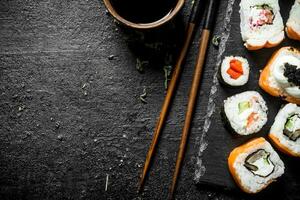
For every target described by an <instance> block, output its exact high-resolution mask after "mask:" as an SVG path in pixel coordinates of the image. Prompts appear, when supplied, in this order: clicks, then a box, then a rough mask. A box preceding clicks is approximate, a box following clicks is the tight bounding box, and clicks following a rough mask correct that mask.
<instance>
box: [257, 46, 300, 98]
mask: <svg viewBox="0 0 300 200" xmlns="http://www.w3.org/2000/svg"><path fill="white" fill-rule="evenodd" d="M259 86H260V87H261V88H262V89H263V90H265V91H266V92H267V93H269V94H270V95H272V96H276V97H282V98H283V99H284V100H286V101H288V102H290V103H296V104H300V51H299V50H297V49H295V48H293V47H283V48H281V49H279V50H278V51H277V52H276V53H275V54H274V55H273V56H272V58H271V59H270V61H269V62H268V64H267V65H266V67H265V68H264V69H263V71H262V72H261V74H260V78H259Z"/></svg>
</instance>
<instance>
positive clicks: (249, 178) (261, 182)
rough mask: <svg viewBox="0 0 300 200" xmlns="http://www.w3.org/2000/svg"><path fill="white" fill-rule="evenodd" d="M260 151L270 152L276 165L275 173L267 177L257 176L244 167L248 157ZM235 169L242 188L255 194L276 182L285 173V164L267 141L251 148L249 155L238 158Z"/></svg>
mask: <svg viewBox="0 0 300 200" xmlns="http://www.w3.org/2000/svg"><path fill="white" fill-rule="evenodd" d="M259 149H264V150H265V151H267V152H269V153H270V157H269V159H270V161H271V162H272V163H273V164H274V171H273V172H272V173H271V174H270V175H269V176H267V177H260V176H256V175H254V174H253V173H252V172H251V171H249V170H248V169H247V168H246V167H245V166H244V163H245V160H246V158H247V156H248V155H250V154H252V153H254V152H256V151H257V150H259ZM233 167H234V169H235V171H236V173H237V176H238V178H239V179H240V181H241V184H242V186H243V187H244V188H246V189H247V190H248V191H250V192H253V193H256V192H258V191H260V190H261V189H262V188H263V187H264V186H265V185H267V184H268V183H269V182H270V181H272V180H275V179H276V178H278V177H280V176H281V175H282V174H283V173H284V163H283V162H282V160H281V159H280V157H279V156H278V154H277V153H276V152H275V151H274V149H273V148H272V146H271V145H270V143H269V142H267V141H265V142H264V143H260V144H258V145H256V146H252V147H249V148H248V151H247V153H242V154H240V155H239V156H237V158H236V160H235V162H234V164H233Z"/></svg>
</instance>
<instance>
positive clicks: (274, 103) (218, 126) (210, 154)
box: [195, 0, 300, 197]
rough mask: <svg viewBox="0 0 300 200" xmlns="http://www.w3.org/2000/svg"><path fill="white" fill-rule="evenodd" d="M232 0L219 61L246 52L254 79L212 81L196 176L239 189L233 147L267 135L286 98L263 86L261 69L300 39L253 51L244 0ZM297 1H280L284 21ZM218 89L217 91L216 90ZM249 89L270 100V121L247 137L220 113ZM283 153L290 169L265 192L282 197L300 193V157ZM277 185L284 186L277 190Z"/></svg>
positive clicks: (200, 181) (202, 181)
mask: <svg viewBox="0 0 300 200" xmlns="http://www.w3.org/2000/svg"><path fill="white" fill-rule="evenodd" d="M230 2H231V3H233V8H232V9H231V8H230V5H229V7H228V8H227V9H228V10H227V12H228V13H229V15H230V12H231V10H232V14H231V16H229V17H230V22H229V23H228V26H226V19H225V22H224V24H225V25H224V26H225V30H224V32H226V29H227V31H228V32H229V37H228V40H227V41H226V43H224V45H225V51H224V52H223V51H222V50H220V54H219V61H217V65H218V64H220V60H221V59H223V58H224V56H229V55H238V56H243V57H245V58H247V59H248V61H249V64H250V67H251V72H250V79H249V82H248V83H247V85H246V86H243V87H242V88H228V87H226V86H223V85H221V84H220V83H218V82H215V83H213V82H212V91H211V96H210V101H211V103H209V105H208V107H211V106H212V107H213V108H208V113H209V112H213V114H212V115H211V116H210V115H209V114H207V119H206V121H207V122H208V124H209V123H210V126H209V128H208V129H207V130H205V128H204V129H203V130H204V131H203V133H202V134H204V135H203V136H202V139H201V141H200V151H199V155H198V162H197V165H196V177H195V179H196V181H197V184H199V185H201V187H202V186H203V185H212V186H217V187H219V188H223V189H224V188H225V189H229V190H235V189H237V187H236V185H235V183H234V181H233V179H232V177H231V175H230V174H229V171H228V167H227V157H228V155H229V153H230V152H231V151H232V149H234V148H235V147H237V146H239V145H241V144H243V143H245V142H246V141H248V140H249V139H250V138H255V137H259V136H263V137H265V138H267V137H266V134H267V133H268V131H269V129H270V127H271V125H272V123H273V120H274V117H275V116H276V114H277V112H278V110H279V109H280V107H281V105H282V104H284V102H283V101H282V100H280V99H279V98H274V97H271V96H270V95H268V94H267V93H265V92H264V91H263V90H261V89H260V88H259V86H258V79H259V74H260V70H261V69H263V67H264V65H265V64H266V62H267V61H268V59H269V58H270V57H271V55H272V53H273V52H275V51H276V50H277V49H279V48H280V47H282V46H288V45H291V46H294V47H297V48H299V46H300V43H299V42H297V41H292V40H290V39H288V38H286V39H285V40H284V42H282V44H281V45H280V46H278V47H276V48H271V49H263V50H258V51H252V52H250V51H247V49H246V48H245V47H244V46H243V41H242V39H241V36H240V16H239V3H240V1H239V0H237V1H235V2H234V1H229V3H228V4H230ZM293 3H294V1H280V8H281V14H282V17H283V20H284V22H286V21H287V19H288V14H289V10H290V8H291V6H292V4H293ZM228 29H230V30H228ZM223 36H224V35H223ZM220 48H222V47H220ZM209 59H210V58H209ZM216 69H217V67H216ZM215 78H216V74H215ZM215 89H216V93H214V91H213V90H215ZM247 90H255V91H258V92H259V93H260V94H262V96H263V97H264V99H265V100H266V102H267V104H268V108H269V112H268V122H267V124H266V125H265V126H264V128H263V129H262V130H261V131H260V132H259V133H257V134H254V135H251V136H245V137H237V136H235V135H233V134H231V133H230V131H228V130H227V129H226V128H225V127H224V123H223V121H222V119H221V114H220V113H221V109H222V105H223V100H224V99H226V98H227V97H229V96H232V95H234V94H237V93H240V92H243V91H247ZM214 106H215V107H214ZM211 109H212V110H211ZM205 126H206V125H205ZM280 157H281V158H282V159H283V161H284V163H285V165H286V172H285V174H284V176H283V177H282V178H281V179H280V180H279V181H278V182H276V183H275V184H274V183H273V184H272V186H270V187H269V188H268V189H267V190H266V191H264V193H268V194H272V196H274V195H279V196H281V197H286V195H287V194H296V195H295V196H299V195H300V192H299V188H300V180H299V178H297V177H300V170H299V169H300V161H299V159H297V158H288V157H287V156H286V155H283V154H281V153H280ZM276 188H280V189H279V190H276ZM237 191H238V190H237ZM276 191H277V192H276ZM277 193H278V194H277ZM279 196H278V197H279Z"/></svg>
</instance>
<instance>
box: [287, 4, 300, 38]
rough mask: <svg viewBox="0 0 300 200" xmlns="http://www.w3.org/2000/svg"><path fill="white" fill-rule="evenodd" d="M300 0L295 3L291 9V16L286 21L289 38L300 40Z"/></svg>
mask: <svg viewBox="0 0 300 200" xmlns="http://www.w3.org/2000/svg"><path fill="white" fill-rule="evenodd" d="M299 19H300V0H295V3H294V5H293V7H292V9H291V11H290V17H289V19H288V21H287V23H286V28H285V32H286V34H287V35H288V37H289V38H291V39H294V40H300V20H299Z"/></svg>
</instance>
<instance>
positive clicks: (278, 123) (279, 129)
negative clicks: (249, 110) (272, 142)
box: [270, 103, 300, 154]
mask: <svg viewBox="0 0 300 200" xmlns="http://www.w3.org/2000/svg"><path fill="white" fill-rule="evenodd" d="M293 114H299V115H300V107H298V106H297V105H296V104H293V103H289V104H287V105H285V106H284V107H283V108H282V109H281V110H280V111H279V112H278V114H277V115H276V117H275V121H274V124H273V125H272V127H271V130H270V134H271V135H274V136H276V137H277V138H278V139H279V141H280V143H281V144H282V145H284V146H285V147H287V148H288V149H290V150H291V151H292V152H294V153H297V154H300V139H297V140H296V141H292V140H290V139H289V138H288V137H287V136H286V135H284V134H283V129H284V126H285V123H286V120H287V118H288V117H290V116H291V115H293Z"/></svg>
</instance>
